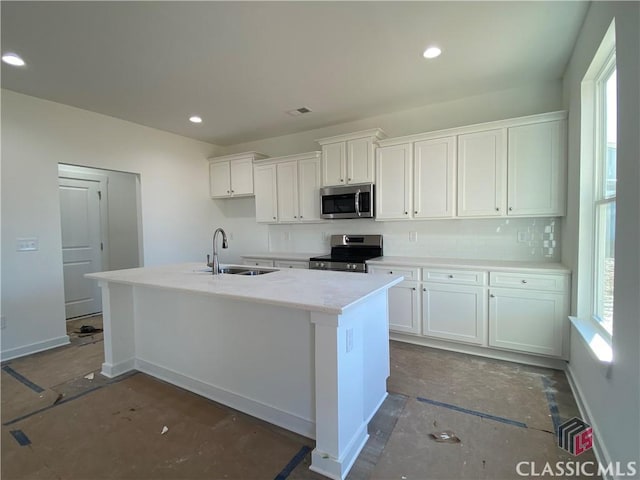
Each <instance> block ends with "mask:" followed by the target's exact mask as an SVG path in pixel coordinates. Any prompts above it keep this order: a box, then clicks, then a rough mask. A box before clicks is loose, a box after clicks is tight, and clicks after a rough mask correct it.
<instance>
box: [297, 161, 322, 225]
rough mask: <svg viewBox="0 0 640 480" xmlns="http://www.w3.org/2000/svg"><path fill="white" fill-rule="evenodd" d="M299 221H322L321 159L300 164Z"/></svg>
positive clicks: (300, 162)
mask: <svg viewBox="0 0 640 480" xmlns="http://www.w3.org/2000/svg"><path fill="white" fill-rule="evenodd" d="M298 197H299V199H300V200H299V205H300V207H299V211H298V213H299V214H300V216H299V219H300V220H301V221H303V222H306V221H311V220H320V159H319V158H312V159H309V160H300V161H299V162H298Z"/></svg>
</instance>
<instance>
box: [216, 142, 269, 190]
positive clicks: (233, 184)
mask: <svg viewBox="0 0 640 480" xmlns="http://www.w3.org/2000/svg"><path fill="white" fill-rule="evenodd" d="M262 158H266V155H263V154H261V153H258V152H246V153H238V154H235V155H227V156H224V157H213V158H210V159H209V187H210V193H211V198H230V197H243V196H250V195H253V194H254V191H253V161H254V160H257V159H262Z"/></svg>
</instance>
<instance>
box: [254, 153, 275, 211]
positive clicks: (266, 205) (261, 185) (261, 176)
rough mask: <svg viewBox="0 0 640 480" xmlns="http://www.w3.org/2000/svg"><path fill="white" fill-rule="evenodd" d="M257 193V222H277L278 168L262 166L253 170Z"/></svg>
mask: <svg viewBox="0 0 640 480" xmlns="http://www.w3.org/2000/svg"><path fill="white" fill-rule="evenodd" d="M253 174H254V180H255V186H254V187H255V193H256V222H266V223H275V222H276V221H277V219H278V218H277V211H278V204H277V197H276V166H275V165H260V166H257V167H255V168H254V170H253Z"/></svg>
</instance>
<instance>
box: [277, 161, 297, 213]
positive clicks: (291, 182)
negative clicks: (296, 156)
mask: <svg viewBox="0 0 640 480" xmlns="http://www.w3.org/2000/svg"><path fill="white" fill-rule="evenodd" d="M276 177H277V180H276V192H277V197H278V220H279V221H281V222H294V221H297V220H298V162H296V161H293V162H282V163H278V164H277V165H276Z"/></svg>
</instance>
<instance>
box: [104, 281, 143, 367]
mask: <svg viewBox="0 0 640 480" xmlns="http://www.w3.org/2000/svg"><path fill="white" fill-rule="evenodd" d="M99 286H100V289H101V290H102V323H103V327H102V328H103V330H104V331H103V333H104V363H103V364H102V374H103V375H104V376H106V377H109V378H113V377H117V376H118V375H122V374H123V373H127V372H129V371H131V370H133V369H134V368H135V303H134V300H133V299H134V288H135V287H133V286H131V285H122V284H117V283H110V282H106V281H104V280H101V281H100V282H99Z"/></svg>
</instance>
